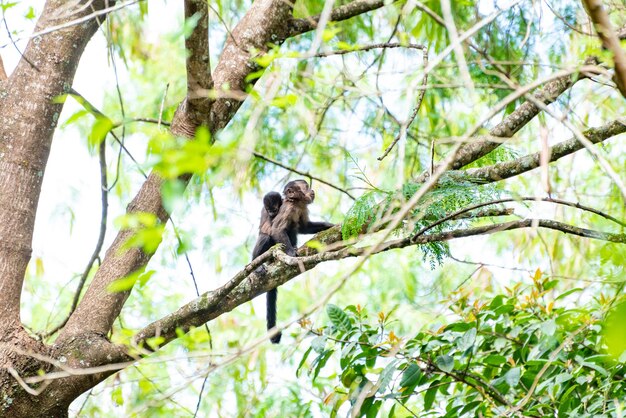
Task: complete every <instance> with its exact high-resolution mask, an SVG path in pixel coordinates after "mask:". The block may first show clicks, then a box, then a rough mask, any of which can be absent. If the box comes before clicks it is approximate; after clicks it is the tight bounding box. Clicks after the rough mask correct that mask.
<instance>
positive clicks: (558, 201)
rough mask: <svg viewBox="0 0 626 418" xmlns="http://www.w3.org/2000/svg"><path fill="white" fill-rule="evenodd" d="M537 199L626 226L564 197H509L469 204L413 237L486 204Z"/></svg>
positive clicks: (617, 220)
mask: <svg viewBox="0 0 626 418" xmlns="http://www.w3.org/2000/svg"><path fill="white" fill-rule="evenodd" d="M537 201H541V202H550V203H556V204H558V205H563V206H569V207H573V208H577V209H581V210H584V211H587V212H591V213H593V214H595V215H598V216H602V217H603V218H605V219H608V220H609V221H612V222H615V223H616V224H618V225H620V226H623V227H626V222H622V221H620V220H619V219H617V218H614V217H613V216H611V215H609V214H607V213H604V212H601V211H599V210H597V209H594V208H592V207H589V206H585V205H581V204H580V203H574V202H568V201H567V200H562V199H553V198H551V197H544V198H537V197H512V198H507V199H498V200H492V201H490V202H483V203H477V204H475V205H471V206H467V207H465V208H463V209H459V210H457V211H455V212H452V213H450V214H449V215H446V216H444V217H443V218H441V219H438V220H437V221H435V222H433V223H432V224H430V225H427V226H425V227H424V228H422V229H420V230H419V231H418V232H417V233H416V234H415V235H414V236H413V237H414V238H413V240H415V239H416V238H417V237H419V236H421V235H424V234H425V233H426V232H428V231H430V230H431V229H433V228H434V227H436V226H438V225H441V224H442V223H444V222H447V221H451V220H456V219H464V218H467V217H470V216H468V212H471V211H473V210H475V209H480V208H482V207H485V206H491V205H498V204H500V203H509V202H537ZM506 214H507V215H510V214H511V213H506ZM486 216H493V215H491V214H488V215H486Z"/></svg>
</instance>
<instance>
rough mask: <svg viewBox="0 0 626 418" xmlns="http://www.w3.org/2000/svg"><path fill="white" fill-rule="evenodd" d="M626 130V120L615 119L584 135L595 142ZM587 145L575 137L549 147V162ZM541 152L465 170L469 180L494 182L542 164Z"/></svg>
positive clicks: (589, 130)
mask: <svg viewBox="0 0 626 418" xmlns="http://www.w3.org/2000/svg"><path fill="white" fill-rule="evenodd" d="M624 132H626V122H622V121H620V120H615V121H613V122H610V123H607V124H606V125H602V126H600V127H598V128H591V129H588V130H586V131H584V132H583V134H584V136H585V137H586V138H587V139H589V141H590V142H591V143H593V144H597V143H600V142H602V141H605V140H607V139H610V138H612V137H614V136H616V135H619V134H622V133H624ZM584 147H585V146H584V144H583V143H581V142H580V141H579V140H578V138H576V137H574V138H571V139H568V140H567V141H563V142H560V143H558V144H556V145H554V146H552V147H550V148H549V149H548V155H549V156H550V159H549V162H554V161H557V160H559V159H561V158H563V157H565V156H567V155H569V154H572V153H574V152H576V151H579V150H581V149H583V148H584ZM540 159H541V152H536V153H534V154H529V155H525V156H523V157H520V158H516V159H515V160H512V161H505V162H502V163H497V164H494V165H491V166H487V167H481V168H471V169H469V170H466V171H463V172H462V173H465V174H467V175H468V177H469V178H468V180H469V181H476V182H477V183H493V182H496V181H500V180H504V179H508V178H510V177H515V176H517V175H519V174H522V173H525V172H527V171H530V170H534V169H535V168H537V167H539V166H540V164H541V163H540Z"/></svg>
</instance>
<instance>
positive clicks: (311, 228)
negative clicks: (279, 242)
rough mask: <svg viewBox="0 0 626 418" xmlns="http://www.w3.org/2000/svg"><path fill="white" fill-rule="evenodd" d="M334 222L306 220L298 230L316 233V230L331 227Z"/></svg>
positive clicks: (319, 230)
mask: <svg viewBox="0 0 626 418" xmlns="http://www.w3.org/2000/svg"><path fill="white" fill-rule="evenodd" d="M333 226H335V224H331V223H330V222H311V221H309V222H307V223H306V224H304V226H303V227H302V228H301V230H300V232H301V233H303V234H317V233H318V232H321V231H325V230H327V229H328V228H332V227H333Z"/></svg>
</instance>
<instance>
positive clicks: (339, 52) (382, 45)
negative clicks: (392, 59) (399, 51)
mask: <svg viewBox="0 0 626 418" xmlns="http://www.w3.org/2000/svg"><path fill="white" fill-rule="evenodd" d="M394 48H407V49H421V50H425V49H427V47H426V46H424V45H419V44H403V43H400V42H384V43H379V44H370V45H363V46H357V47H354V48H350V49H339V50H335V51H324V52H318V53H316V54H313V55H309V56H305V57H304V58H325V57H331V56H333V55H346V54H352V53H354V52H365V51H371V50H372V49H394ZM294 58H298V59H302V58H303V57H294Z"/></svg>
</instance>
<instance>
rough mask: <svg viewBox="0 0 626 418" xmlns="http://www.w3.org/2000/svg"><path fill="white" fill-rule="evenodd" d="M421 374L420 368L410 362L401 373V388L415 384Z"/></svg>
mask: <svg viewBox="0 0 626 418" xmlns="http://www.w3.org/2000/svg"><path fill="white" fill-rule="evenodd" d="M421 374H422V369H421V368H420V367H419V366H418V365H417V364H415V363H411V364H410V365H409V367H407V368H406V369H405V370H404V373H402V380H400V387H401V388H408V387H411V386H414V385H415V384H417V381H418V380H419V378H420V376H421Z"/></svg>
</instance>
